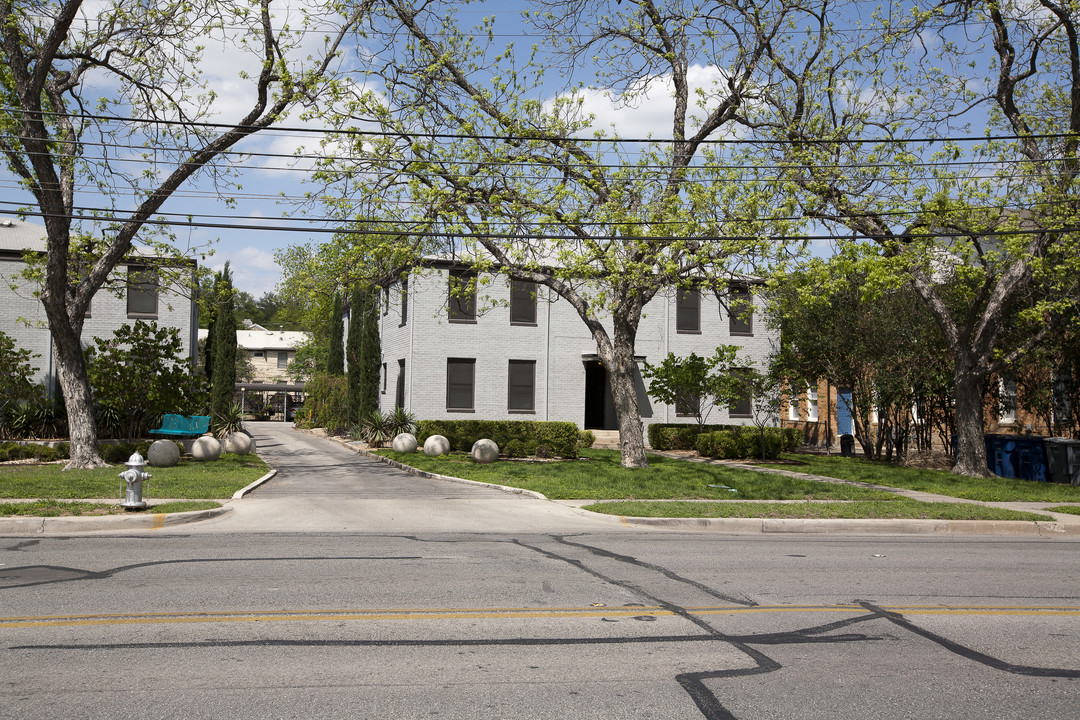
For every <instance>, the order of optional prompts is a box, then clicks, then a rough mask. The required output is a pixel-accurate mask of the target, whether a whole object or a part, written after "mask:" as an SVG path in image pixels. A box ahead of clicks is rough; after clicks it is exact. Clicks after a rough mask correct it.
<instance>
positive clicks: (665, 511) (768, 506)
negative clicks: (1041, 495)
mask: <svg viewBox="0 0 1080 720" xmlns="http://www.w3.org/2000/svg"><path fill="white" fill-rule="evenodd" d="M585 509H586V510H591V511H593V512H597V513H606V514H608V515H621V516H623V517H663V518H701V517H704V518H814V519H817V518H843V519H866V518H870V519H903V518H913V519H923V520H1053V518H1052V517H1050V516H1049V515H1039V514H1037V513H1029V512H1016V511H1013V510H1002V509H1000V508H993V507H985V506H983V505H972V504H970V503H952V502H938V503H925V502H919V501H918V500H909V499H907V498H903V499H899V500H895V501H893V502H864V501H859V502H850V503H841V502H826V503H738V502H736V503H731V502H726V503H689V502H613V503H596V504H595V505H589V506H587V507H586V508H585Z"/></svg>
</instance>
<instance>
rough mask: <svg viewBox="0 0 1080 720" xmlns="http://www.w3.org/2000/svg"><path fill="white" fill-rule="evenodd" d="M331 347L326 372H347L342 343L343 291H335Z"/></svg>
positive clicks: (339, 373) (331, 312)
mask: <svg viewBox="0 0 1080 720" xmlns="http://www.w3.org/2000/svg"><path fill="white" fill-rule="evenodd" d="M327 324H328V325H329V326H330V349H329V352H328V353H327V358H326V372H328V373H329V374H331V375H344V374H345V347H344V345H343V344H342V335H343V334H344V333H343V332H342V327H341V293H337V292H335V293H334V304H333V305H332V306H331V310H330V321H329V323H327Z"/></svg>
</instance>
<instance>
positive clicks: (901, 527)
mask: <svg viewBox="0 0 1080 720" xmlns="http://www.w3.org/2000/svg"><path fill="white" fill-rule="evenodd" d="M326 438H327V439H329V440H333V441H334V443H337V444H338V445H340V446H341V447H345V448H348V449H350V450H352V451H353V452H355V453H356V454H363V456H365V457H367V458H372V459H374V460H378V461H379V462H381V463H384V464H387V465H390V466H391V467H395V468H397V470H401V471H404V472H406V473H409V474H411V475H416V476H418V477H427V478H431V479H436V480H445V481H447V483H460V484H462V485H476V486H483V487H486V488H494V489H497V490H501V491H503V492H508V493H512V494H519V495H526V497H529V498H536V499H537V500H549V498H548V497H546V495H544V494H542V493H540V492H536V491H534V490H524V489H522V488H512V487H509V486H505V485H496V484H494V483H480V481H477V480H467V479H464V478H461V477H453V476H450V475H438V474H436V473H429V472H427V471H421V470H417V468H416V467H411V466H409V465H406V464H404V463H401V462H397V461H396V460H391V459H390V458H383V457H382V456H379V454H375V453H373V452H370V451H368V450H367V449H366V448H362V447H357V444H354V443H352V441H350V440H346V439H343V438H340V437H333V436H326ZM661 454H662V453H661ZM705 462H710V461H707V460H706V461H705ZM714 462H715V461H714ZM717 464H729V463H720V462H717ZM730 464H731V465H734V466H737V467H744V466H743V465H741V464H738V463H730ZM757 470H759V472H766V473H775V474H781V475H791V476H804V477H806V478H807V479H818V477H819V476H816V475H807V474H806V473H792V472H791V471H782V470H775V468H771V467H762V468H757ZM827 479H832V480H833V481H835V483H838V484H843V485H856V486H862V487H867V488H877V489H882V490H891V491H893V492H897V493H900V494H903V493H904V492H905V491H903V490H896V489H895V488H887V487H881V486H876V485H872V484H868V483H860V481H856V480H836V479H835V478H827ZM923 494H926V493H923ZM933 498H934V499H937V495H934V497H933ZM943 500H945V501H954V502H973V501H968V500H962V499H958V498H957V499H954V498H944V499H943ZM552 502H556V503H559V504H562V505H563V506H565V507H569V508H571V510H573V511H575V512H576V513H578V514H580V515H582V516H584V517H592V518H600V517H604V518H612V519H616V520H617V521H618V522H620V524H621V525H622V526H623V527H635V526H638V527H653V528H670V529H676V530H690V529H692V530H712V531H714V532H729V533H732V534H753V533H761V534H784V533H792V534H795V533H801V534H832V535H933V536H943V535H998V536H1013V538H1024V536H1027V538H1067V536H1080V524H1071V522H1056V521H1053V520H1035V521H1032V520H919V519H862V520H859V519H832V518H828V519H823V518H810V519H800V518H754V517H629V516H622V515H608V514H606V513H594V512H592V511H589V510H585V508H583V507H581V506H580V505H579V504H577V503H575V502H564V501H559V500H555V501H552ZM588 502H589V503H590V504H597V503H600V502H605V501H588ZM610 502H615V501H610ZM1043 512H1045V511H1043Z"/></svg>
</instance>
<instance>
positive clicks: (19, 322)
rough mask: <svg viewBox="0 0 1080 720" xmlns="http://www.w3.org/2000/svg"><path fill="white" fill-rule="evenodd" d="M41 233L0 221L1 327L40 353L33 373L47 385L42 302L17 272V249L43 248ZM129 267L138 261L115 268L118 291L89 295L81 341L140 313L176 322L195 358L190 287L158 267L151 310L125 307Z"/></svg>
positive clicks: (190, 269)
mask: <svg viewBox="0 0 1080 720" xmlns="http://www.w3.org/2000/svg"><path fill="white" fill-rule="evenodd" d="M44 236H45V228H43V227H41V226H39V225H34V224H32V223H23V222H19V221H13V220H5V221H3V224H2V225H0V330H3V332H5V333H6V334H7V335H9V336H10V337H12V338H13V339H14V340H15V343H16V346H17V347H19V348H23V349H26V350H29V351H31V352H32V353H35V354H37V355H38V356H39V357H35V358H33V359H32V361H31V364H32V365H33V366H34V367H35V368H37V372H36V373H35V375H34V378H33V379H34V381H35V382H40V383H45V384H46V387H51V385H52V381H53V374H54V363H53V359H52V337H51V335H50V333H49V328H48V322H47V319H46V317H45V308H44V307H43V306H42V304H41V301H40V300H38V299H37V297H35V294H34V293H35V292H36V291H37V289H38V286H37V285H36V284H35V283H33V282H30V281H28V280H26V279H24V278H21V277H19V275H20V273H21V272H22V271H23V270H24V269H25V267H26V263H25V262H24V261H23V259H22V251H23V250H24V249H28V250H32V251H36V252H41V251H43V250H44V245H45V243H44ZM132 267H134V268H135V269H136V271H138V269H139V268H140V265H139V264H138V263H132V264H131V265H130V266H129V265H127V264H124V265H120V266H118V267H117V268H116V270H115V271H114V274H113V277H112V281H113V282H112V284H113V285H114V286H115V287H117V288H119V290H118V291H111V290H109V289H108V288H102V289H101V290H99V291H98V293H97V294H96V295H95V296H94V299H93V300H92V301H91V303H90V312H89V315H88V317H87V318H86V321H85V324H84V325H83V334H82V337H83V345H84V346H88V345H91V344H92V343H93V338H96V337H102V338H104V337H111V336H112V334H113V331H115V330H116V329H117V328H118V327H120V326H121V325H123V324H125V323H127V324H133V323H134V322H135V321H136V320H139V319H141V320H145V321H147V322H151V321H152V322H156V323H157V324H158V325H159V326H168V327H175V328H177V329H178V330H179V331H180V337H181V339H182V341H183V344H184V353H185V354H186V355H187V356H189V357H191V358H192V359H194V357H195V349H196V348H195V342H194V337H195V333H196V330H197V328H198V316H197V315H196V305H195V302H194V301H193V300H192V299H191V298H190V295H191V293H190V292H187V291H182V290H181V289H180V288H179V287H178V286H177V284H176V283H173V284H172V286H170V285H169V280H168V277H167V276H166V274H165V273H159V274H158V277H159V279H160V282H161V283H162V286H161V287H159V289H158V293H157V302H156V310H155V311H154V312H132V313H129V312H128V309H129V305H128V297H127V295H128V292H127V289H126V285H127V277H128V272H129V271H130V269H131V268H132ZM194 272H195V263H194V261H189V262H184V263H183V265H182V266H180V267H176V268H173V269H172V270H171V271H170V274H183V275H184V276H187V277H188V278H189V279H190V278H191V277H192V276H193V273H194ZM143 309H145V308H143Z"/></svg>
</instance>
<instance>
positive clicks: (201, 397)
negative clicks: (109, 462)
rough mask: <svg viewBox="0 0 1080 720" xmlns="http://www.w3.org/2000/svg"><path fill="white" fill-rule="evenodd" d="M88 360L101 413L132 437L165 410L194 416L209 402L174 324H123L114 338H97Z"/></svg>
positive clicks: (143, 430) (139, 434)
mask: <svg viewBox="0 0 1080 720" xmlns="http://www.w3.org/2000/svg"><path fill="white" fill-rule="evenodd" d="M86 363H87V372H88V375H89V379H90V387H91V388H93V391H94V401H95V402H96V403H97V405H98V407H99V409H100V413H101V415H102V416H104V417H109V418H111V419H112V420H113V421H114V422H116V424H117V425H118V426H119V429H120V430H121V431H122V433H123V436H124V437H126V438H128V439H129V440H134V439H136V438H140V437H145V435H146V433H147V431H148V430H149V429H150V428H151V427H154V425H153V424H154V423H157V422H158V421H159V420H160V418H161V416H162V415H164V414H165V413H181V414H185V415H188V414H195V413H196V412H197V411H198V410H199V409H200V407H201V406H202V405H203V404H204V403H205V401H206V395H205V389H204V385H203V383H202V381H201V379H200V378H199V376H198V374H197V372H196V371H195V369H194V368H193V367H192V366H191V363H190V361H189V359H188V358H187V357H186V354H185V353H184V343H183V341H182V340H181V339H180V331H179V330H177V329H176V328H167V327H158V326H157V325H156V324H155V323H146V322H142V321H141V320H139V321H136V322H135V324H134V325H121V326H120V327H119V328H118V329H117V330H116V331H114V332H113V335H112V337H110V338H95V340H94V345H93V346H91V347H89V348H87V351H86Z"/></svg>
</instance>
